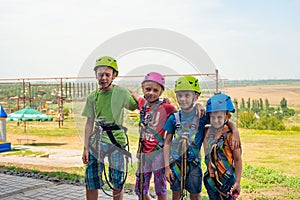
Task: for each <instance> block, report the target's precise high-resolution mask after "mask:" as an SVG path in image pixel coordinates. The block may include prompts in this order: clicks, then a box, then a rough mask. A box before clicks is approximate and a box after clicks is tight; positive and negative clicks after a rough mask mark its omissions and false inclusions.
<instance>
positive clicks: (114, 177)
mask: <svg viewBox="0 0 300 200" xmlns="http://www.w3.org/2000/svg"><path fill="white" fill-rule="evenodd" d="M112 146H114V145H112V144H108V143H101V144H100V149H101V150H100V156H97V155H93V153H92V151H89V161H90V162H89V163H88V164H87V165H86V170H85V186H86V189H87V190H97V189H100V188H101V187H102V186H103V185H104V182H103V178H102V176H103V170H104V156H105V157H108V163H109V171H108V178H109V181H110V182H111V183H112V185H113V186H114V188H122V187H123V184H124V156H123V154H121V153H120V152H119V151H118V150H114V151H112V152H111V153H110V155H109V154H107V152H108V151H109V150H110V149H111V147H112ZM97 158H98V159H97Z"/></svg>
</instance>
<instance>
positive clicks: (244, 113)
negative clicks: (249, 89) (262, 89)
mask: <svg viewBox="0 0 300 200" xmlns="http://www.w3.org/2000/svg"><path fill="white" fill-rule="evenodd" d="M235 101H237V100H236V99H235ZM239 113H240V114H239V126H240V127H242V128H249V129H260V130H285V128H286V127H285V124H284V122H283V119H284V118H288V117H291V116H294V115H295V110H293V109H290V108H288V103H287V100H286V98H284V97H283V98H282V99H281V101H280V104H279V106H271V105H270V103H269V100H268V99H267V98H266V99H264V100H263V99H262V98H260V99H258V100H257V99H252V100H251V99H250V98H248V99H247V101H245V99H244V98H242V100H241V103H240V104H239Z"/></svg>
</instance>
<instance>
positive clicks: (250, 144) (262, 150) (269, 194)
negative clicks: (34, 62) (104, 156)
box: [0, 84, 300, 200]
mask: <svg viewBox="0 0 300 200" xmlns="http://www.w3.org/2000/svg"><path fill="white" fill-rule="evenodd" d="M225 91H226V92H227V93H228V94H230V95H231V96H232V97H233V98H237V99H238V100H240V99H241V98H242V97H244V98H245V99H247V98H248V97H250V98H251V99H253V98H254V99H259V98H263V99H264V98H268V99H269V101H270V103H271V104H277V105H278V104H279V102H280V100H281V99H282V97H285V98H286V99H287V101H288V106H289V105H291V106H292V107H293V108H294V109H296V112H297V113H298V114H299V110H300V108H299V107H300V85H293V84H289V85H256V86H242V87H232V88H231V87H227V88H226V90H225ZM289 107H290V106H289ZM130 122H131V120H128V119H127V125H128V126H129V133H128V135H129V139H130V144H131V145H130V148H131V151H132V153H135V152H136V149H137V139H138V137H137V135H138V133H137V127H134V126H132V123H130ZM286 123H294V124H296V125H297V126H300V124H299V123H300V119H299V115H298V116H295V117H293V120H292V122H291V121H290V120H286ZM288 125H289V124H288ZM77 126H78V125H77ZM77 126H76V124H75V123H74V122H73V121H72V120H71V119H69V120H68V121H66V122H64V126H63V127H62V128H58V124H57V122H28V123H27V127H28V129H27V134H28V136H29V137H32V138H35V139H36V140H37V141H36V144H35V146H44V147H49V148H66V149H82V147H83V144H82V133H78V129H77ZM80 126H82V125H80ZM23 131H24V130H23V124H21V125H20V126H17V124H16V122H7V140H8V141H10V142H12V143H13V144H17V140H16V139H17V138H20V137H26V134H25V133H24V132H23ZM79 132H81V131H79ZM240 135H241V140H242V147H243V154H242V158H243V177H242V194H241V196H240V198H239V199H261V200H262V199H263V200H268V199H300V143H299V141H300V132H299V131H281V132H279V131H266V130H265V131H259V130H248V129H240ZM0 165H1V162H0ZM40 170H48V169H47V168H46V169H42V167H41V169H40ZM61 170H65V171H67V170H66V169H61ZM75 171H76V170H75ZM78 171H79V172H80V175H81V176H82V175H83V174H82V173H83V171H82V169H80V170H78ZM134 177H135V176H134V170H131V172H130V175H129V178H128V180H127V182H128V185H131V184H133V183H134ZM203 188H204V187H203ZM202 194H203V196H206V192H205V190H204V191H203V193H202ZM203 199H207V198H205V197H204V198H203Z"/></svg>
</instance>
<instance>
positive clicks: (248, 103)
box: [247, 97, 251, 111]
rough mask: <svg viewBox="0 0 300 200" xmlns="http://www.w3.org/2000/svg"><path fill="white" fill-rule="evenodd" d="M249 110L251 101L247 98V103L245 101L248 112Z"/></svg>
mask: <svg viewBox="0 0 300 200" xmlns="http://www.w3.org/2000/svg"><path fill="white" fill-rule="evenodd" d="M250 108H251V100H250V97H249V98H248V101H247V109H248V111H250Z"/></svg>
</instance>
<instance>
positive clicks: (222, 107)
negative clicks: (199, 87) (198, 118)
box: [206, 93, 235, 113]
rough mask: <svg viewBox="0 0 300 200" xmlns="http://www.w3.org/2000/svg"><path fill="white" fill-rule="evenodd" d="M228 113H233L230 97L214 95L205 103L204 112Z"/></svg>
mask: <svg viewBox="0 0 300 200" xmlns="http://www.w3.org/2000/svg"><path fill="white" fill-rule="evenodd" d="M217 111H229V112H232V113H234V112H235V109H234V105H233V103H232V101H231V98H230V96H228V95H226V94H221V93H219V94H215V95H214V96H212V97H210V98H209V99H208V100H207V102H206V112H207V113H210V112H217Z"/></svg>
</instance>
